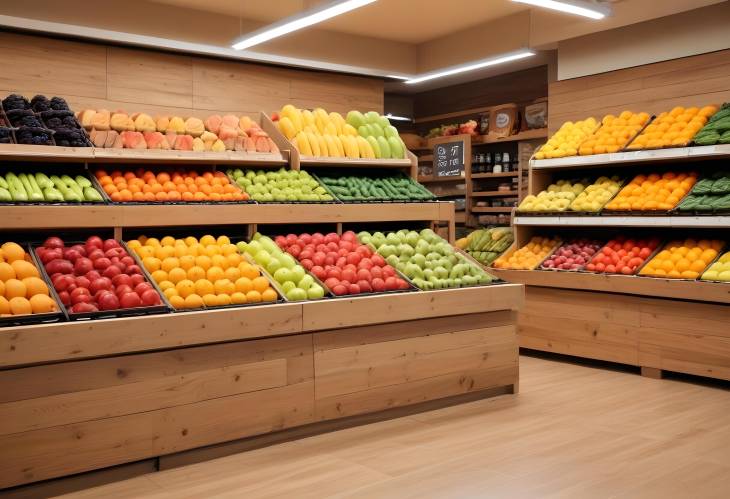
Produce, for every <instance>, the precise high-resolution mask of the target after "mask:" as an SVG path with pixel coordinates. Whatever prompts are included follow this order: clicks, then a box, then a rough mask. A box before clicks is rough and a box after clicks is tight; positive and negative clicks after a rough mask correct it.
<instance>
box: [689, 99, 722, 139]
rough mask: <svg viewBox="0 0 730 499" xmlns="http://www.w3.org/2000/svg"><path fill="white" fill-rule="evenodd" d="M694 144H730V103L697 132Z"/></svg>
mask: <svg viewBox="0 0 730 499" xmlns="http://www.w3.org/2000/svg"><path fill="white" fill-rule="evenodd" d="M694 143H695V144H697V145H698V146H711V145H715V144H730V103H729V102H726V103H725V104H723V105H722V107H721V108H720V110H719V111H718V112H716V113H715V114H714V115H712V117H711V118H710V119H709V121H708V122H707V124H706V125H705V126H704V127H702V129H701V130H700V131H699V132H697V135H695V137H694Z"/></svg>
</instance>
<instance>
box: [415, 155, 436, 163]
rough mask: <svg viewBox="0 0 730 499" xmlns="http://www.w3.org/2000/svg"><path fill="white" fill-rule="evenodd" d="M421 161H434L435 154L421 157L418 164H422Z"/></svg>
mask: <svg viewBox="0 0 730 499" xmlns="http://www.w3.org/2000/svg"><path fill="white" fill-rule="evenodd" d="M421 161H428V162H430V161H433V154H425V155H423V156H419V157H418V162H419V163H420V162H421Z"/></svg>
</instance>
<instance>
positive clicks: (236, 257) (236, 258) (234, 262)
mask: <svg viewBox="0 0 730 499" xmlns="http://www.w3.org/2000/svg"><path fill="white" fill-rule="evenodd" d="M226 260H228V265H229V266H231V267H238V265H239V264H240V263H241V261H243V256H241V255H240V254H239V253H231V254H229V255H226Z"/></svg>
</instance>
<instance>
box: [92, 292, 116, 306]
mask: <svg viewBox="0 0 730 499" xmlns="http://www.w3.org/2000/svg"><path fill="white" fill-rule="evenodd" d="M97 303H98V304H99V309H100V310H116V309H118V308H119V298H117V295H115V294H114V293H112V292H111V291H102V293H101V295H99V298H98V299H97Z"/></svg>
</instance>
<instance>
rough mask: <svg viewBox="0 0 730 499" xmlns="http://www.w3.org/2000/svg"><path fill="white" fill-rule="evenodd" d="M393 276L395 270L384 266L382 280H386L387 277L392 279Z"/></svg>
mask: <svg viewBox="0 0 730 499" xmlns="http://www.w3.org/2000/svg"><path fill="white" fill-rule="evenodd" d="M394 275H395V269H394V268H393V267H391V266H390V265H386V266H385V267H383V279H387V278H388V277H393V276H394Z"/></svg>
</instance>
